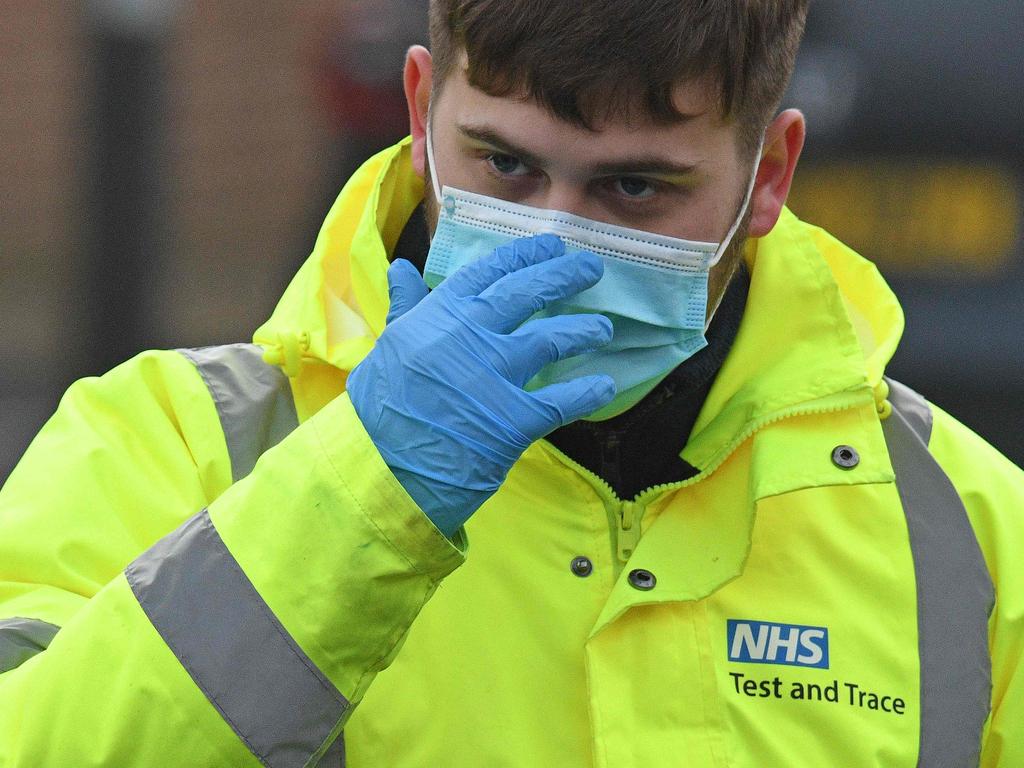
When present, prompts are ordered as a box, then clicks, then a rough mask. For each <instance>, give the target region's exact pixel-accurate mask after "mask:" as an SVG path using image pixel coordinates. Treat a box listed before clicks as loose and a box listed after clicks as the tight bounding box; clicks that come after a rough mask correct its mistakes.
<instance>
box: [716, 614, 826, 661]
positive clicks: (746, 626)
mask: <svg viewBox="0 0 1024 768" xmlns="http://www.w3.org/2000/svg"><path fill="white" fill-rule="evenodd" d="M728 631H729V661H746V662H750V663H753V664H789V665H791V666H795V667H817V668H819V669H828V629H826V628H825V627H804V626H801V625H799V624H774V623H772V622H768V621H742V620H740V619H729V630H728Z"/></svg>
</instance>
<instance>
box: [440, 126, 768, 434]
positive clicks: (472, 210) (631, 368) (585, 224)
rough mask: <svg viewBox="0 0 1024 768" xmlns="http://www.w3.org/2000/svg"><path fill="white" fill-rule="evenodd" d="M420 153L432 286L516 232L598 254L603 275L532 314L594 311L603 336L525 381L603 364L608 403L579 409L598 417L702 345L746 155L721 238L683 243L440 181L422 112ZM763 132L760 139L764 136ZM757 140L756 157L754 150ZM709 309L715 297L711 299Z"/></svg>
mask: <svg viewBox="0 0 1024 768" xmlns="http://www.w3.org/2000/svg"><path fill="white" fill-rule="evenodd" d="M426 138H427V162H428V164H429V168H430V178H431V181H432V183H433V188H434V196H435V197H436V198H437V202H438V206H439V215H438V221H437V228H436V230H435V232H434V237H433V239H432V240H431V243H430V252H429V253H428V255H427V262H426V267H425V269H424V279H425V280H426V283H427V285H428V286H430V287H431V288H434V287H436V286H437V285H438V284H439V283H440V282H441V281H442V280H444V279H445V278H446V277H448V276H449V275H451V274H453V273H454V272H455V271H456V270H458V269H459V268H460V267H462V266H464V265H465V264H468V263H469V262H471V261H474V260H476V259H479V258H481V257H483V256H486V255H487V254H489V253H491V252H492V251H493V250H494V249H495V248H497V247H498V246H500V245H503V244H505V243H507V242H509V241H511V240H514V239H517V238H520V237H529V236H532V235H538V234H543V233H551V234H554V235H558V236H559V237H560V238H561V239H562V241H563V242H564V243H565V247H566V251H567V252H572V251H574V250H576V251H582V250H585V251H590V252H591V253H595V254H597V255H598V256H600V257H601V258H602V259H603V260H604V276H603V277H602V278H601V280H600V281H599V282H598V283H597V285H595V286H593V287H591V288H588V289H587V290H585V291H583V292H582V293H578V294H577V295H575V296H571V297H569V298H567V299H563V300H560V301H557V302H554V303H553V304H551V305H549V306H548V307H547V308H545V309H544V310H542V311H540V312H538V313H537V314H535V315H534V316H533V318H531V319H534V318H541V317H552V316H555V315H567V314H577V313H581V312H595V313H599V314H602V315H605V316H606V317H608V318H609V319H610V320H611V321H612V326H613V328H614V335H613V337H612V340H611V342H610V343H608V344H607V345H606V346H604V347H601V348H600V349H597V350H594V351H593V352H588V353H584V354H582V355H577V356H576V357H572V358H569V359H568V360H561V361H559V362H556V363H552V364H549V365H547V366H545V367H544V368H543V369H542V370H541V371H540V372H539V373H538V374H537V375H536V376H535V377H534V378H533V379H531V380H530V381H529V382H527V384H526V389H527V390H534V389H538V388H540V387H544V386H547V385H549V384H554V383H556V382H563V381H568V380H570V379H574V378H577V377H579V376H585V375H589V374H595V373H602V374H607V375H608V376H611V377H612V378H613V379H614V380H615V387H616V395H615V399H614V400H612V402H611V403H609V404H608V405H606V406H605V407H604V408H602V409H601V410H599V411H597V412H595V413H593V414H591V415H590V416H588V417H587V420H588V421H601V420H604V419H609V418H611V417H613V416H617V415H618V414H620V413H623V412H624V411H626V410H628V409H629V408H632V407H633V406H634V405H636V404H637V403H638V402H639V401H640V400H641V399H642V398H643V397H644V396H645V395H647V394H648V393H649V392H650V391H651V390H652V389H654V387H655V386H657V385H658V383H659V382H661V380H662V379H664V378H665V376H666V375H668V373H669V372H670V371H672V369H673V368H675V367H676V366H677V365H679V364H680V363H682V362H683V361H685V360H687V359H688V358H689V357H691V356H692V355H693V354H694V353H696V352H698V351H699V350H701V349H703V348H704V347H705V346H707V340H706V338H705V332H706V331H707V328H708V326H709V325H710V323H711V316H713V314H714V311H712V312H711V313H710V314H709V313H708V312H707V304H708V273H709V271H710V270H711V268H712V267H714V266H715V264H717V263H718V261H719V260H720V259H721V258H722V255H723V254H724V253H725V252H726V250H727V249H728V247H729V243H730V242H731V241H732V239H733V237H734V236H735V234H736V231H737V229H739V226H740V223H741V222H742V220H743V217H744V215H745V214H746V210H747V207H748V206H749V204H750V196H751V193H752V192H753V189H754V179H755V175H756V172H757V165H756V163H755V166H754V170H753V171H752V172H751V177H750V183H749V184H748V186H747V192H746V195H745V197H744V199H743V204H742V206H741V207H740V211H739V213H738V214H737V216H736V219H735V221H734V222H733V224H732V226H731V227H730V229H729V232H728V233H727V234H726V236H725V239H724V240H722V242H720V243H707V242H691V241H689V240H680V239H678V238H674V237H667V236H665V235H657V234H653V233H650V232H643V231H641V230H635V229H627V228H625V227H619V226H615V225H614V224H606V223H604V222H600V221H593V220H591V219H585V218H583V217H581V216H576V215H573V214H571V213H565V212H562V211H554V210H546V209H542V208H532V207H530V206H526V205H519V204H517V203H510V202H507V201H505V200H500V199H496V198H492V197H487V196H485V195H478V194H475V193H473V192H467V191H464V190H460V189H454V188H452V187H448V186H445V187H443V188H442V187H441V185H440V181H439V179H438V173H437V166H436V165H435V163H434V151H433V144H432V142H431V136H430V128H429V121H428V128H427V137H426ZM763 141H764V139H763V137H762V145H763ZM760 156H761V147H759V148H758V151H757V155H756V157H757V158H758V159H760ZM715 309H717V305H716V307H715Z"/></svg>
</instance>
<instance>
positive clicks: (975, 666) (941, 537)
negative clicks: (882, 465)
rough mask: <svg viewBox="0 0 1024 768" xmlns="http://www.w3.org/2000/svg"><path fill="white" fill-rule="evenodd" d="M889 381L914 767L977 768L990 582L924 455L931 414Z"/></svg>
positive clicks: (937, 470)
mask: <svg viewBox="0 0 1024 768" xmlns="http://www.w3.org/2000/svg"><path fill="white" fill-rule="evenodd" d="M887 381H888V382H889V387H890V396H889V401H890V402H891V403H892V406H893V413H892V416H890V417H889V418H888V419H886V420H885V421H884V422H882V427H883V430H884V432H885V439H886V442H887V443H888V446H889V456H890V458H891V460H892V465H893V469H894V470H895V472H896V485H897V488H898V489H899V494H900V501H901V502H902V503H903V511H904V514H905V515H906V519H907V529H908V531H909V534H910V548H911V551H912V554H913V558H914V570H915V572H916V578H917V623H918V646H919V647H918V653H919V656H920V665H921V745H920V752H919V755H918V766H920V767H921V768H933V766H943V768H955V767H958V766H977V765H978V760H979V752H980V749H981V734H982V728H983V726H984V723H985V719H986V718H987V717H988V712H989V707H990V705H991V696H992V660H991V656H990V654H989V648H988V618H989V615H990V613H991V611H992V607H993V605H994V600H995V598H994V590H993V587H992V579H991V577H990V576H989V573H988V568H987V567H986V565H985V559H984V556H983V555H982V552H981V547H980V546H979V545H978V540H977V538H976V537H975V535H974V529H973V528H972V527H971V523H970V520H969V519H968V517H967V511H966V510H965V509H964V505H963V501H961V499H960V495H959V494H958V493H957V491H956V489H955V488H954V487H953V484H952V482H950V480H949V478H948V477H947V476H946V473H945V472H943V471H942V468H941V467H940V466H939V464H938V463H937V462H936V461H935V459H934V458H933V457H932V455H931V453H929V451H928V440H929V438H930V437H931V428H932V413H931V408H930V407H929V406H928V403H927V402H926V401H925V400H924V398H922V397H921V396H920V395H919V394H917V393H916V392H914V391H913V390H911V389H909V388H908V387H906V386H904V385H902V384H899V383H898V382H894V381H891V380H888V379H887Z"/></svg>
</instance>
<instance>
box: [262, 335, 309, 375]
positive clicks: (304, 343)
mask: <svg viewBox="0 0 1024 768" xmlns="http://www.w3.org/2000/svg"><path fill="white" fill-rule="evenodd" d="M308 349H309V334H308V333H307V332H306V331H303V332H302V333H293V332H292V331H282V332H281V333H279V334H277V346H274V347H271V348H270V349H268V350H266V351H265V352H264V353H263V361H264V362H265V363H267V365H277V366H280V368H281V370H282V371H284V375H285V376H287V377H288V378H289V379H294V378H295V377H296V376H298V375H299V371H300V370H301V368H302V354H303V353H304V352H306V351H307V350H308Z"/></svg>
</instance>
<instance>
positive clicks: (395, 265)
mask: <svg viewBox="0 0 1024 768" xmlns="http://www.w3.org/2000/svg"><path fill="white" fill-rule="evenodd" d="M426 295H427V284H426V283H425V282H423V278H422V277H421V276H420V273H419V271H418V270H417V269H416V267H414V266H413V265H412V262H410V261H407V260H406V259H395V260H394V261H393V262H392V263H391V266H390V267H388V297H389V298H390V299H391V307H390V309H388V317H387V320H386V321H385V323H386V324H387V325H390V324H391V322H392V321H393V320H397V319H398V318H400V317H401V316H402V315H404V314H405V313H406V312H408V311H409V310H410V309H412V308H413V307H415V306H416V305H417V304H419V303H420V301H421V300H422V299H423V297H424V296H426Z"/></svg>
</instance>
